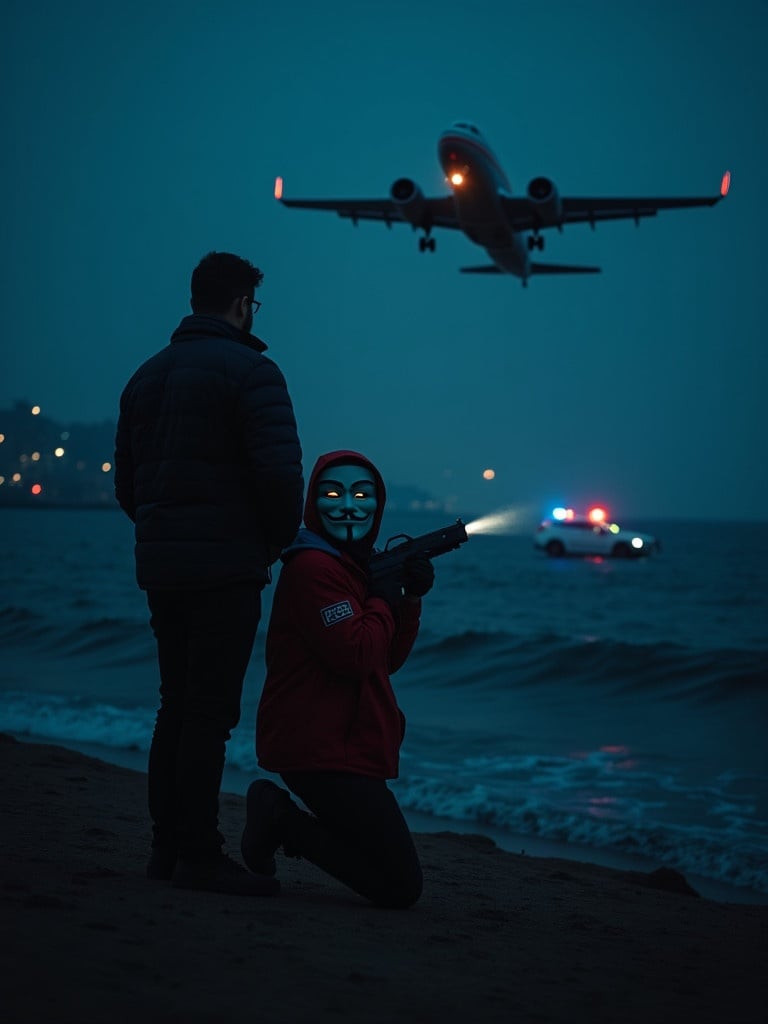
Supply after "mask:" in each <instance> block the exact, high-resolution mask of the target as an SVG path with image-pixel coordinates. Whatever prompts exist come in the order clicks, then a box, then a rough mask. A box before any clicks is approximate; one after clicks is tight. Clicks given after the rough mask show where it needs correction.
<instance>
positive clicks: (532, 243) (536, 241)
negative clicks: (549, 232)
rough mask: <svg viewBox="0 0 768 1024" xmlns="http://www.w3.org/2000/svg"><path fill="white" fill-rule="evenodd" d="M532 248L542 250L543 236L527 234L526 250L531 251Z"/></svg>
mask: <svg viewBox="0 0 768 1024" xmlns="http://www.w3.org/2000/svg"><path fill="white" fill-rule="evenodd" d="M534 249H538V250H539V252H543V250H544V236H543V235H528V252H533V250H534Z"/></svg>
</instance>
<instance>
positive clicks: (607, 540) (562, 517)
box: [533, 508, 661, 558]
mask: <svg viewBox="0 0 768 1024" xmlns="http://www.w3.org/2000/svg"><path fill="white" fill-rule="evenodd" d="M533 546H534V547H535V548H537V549H538V550H540V551H545V552H546V553H547V554H548V555H549V556H550V557H551V558H562V557H563V556H565V555H581V556H589V557H593V558H594V557H603V558H643V557H646V556H648V555H652V554H654V553H655V552H657V551H660V550H661V545H660V544H659V541H658V540H657V539H656V537H651V536H650V535H649V534H647V533H639V532H637V531H636V530H624V529H622V528H621V527H620V526H617V525H616V523H610V522H608V520H607V516H606V512H605V510H604V509H602V508H592V509H590V510H589V512H588V513H587V514H586V515H577V514H576V513H575V512H574V511H573V509H570V508H569V509H566V508H556V509H555V510H554V511H553V513H552V518H551V519H545V520H544V521H543V522H542V523H541V524H540V525H539V527H538V529H537V530H536V533H535V534H534V538H533Z"/></svg>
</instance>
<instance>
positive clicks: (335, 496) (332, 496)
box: [324, 490, 339, 498]
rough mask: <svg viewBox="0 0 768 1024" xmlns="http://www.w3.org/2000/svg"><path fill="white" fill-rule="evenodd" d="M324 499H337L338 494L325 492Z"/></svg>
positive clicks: (333, 491) (331, 491)
mask: <svg viewBox="0 0 768 1024" xmlns="http://www.w3.org/2000/svg"><path fill="white" fill-rule="evenodd" d="M324 497H326V498H338V497H339V492H338V491H335V490H330V491H325V492H324Z"/></svg>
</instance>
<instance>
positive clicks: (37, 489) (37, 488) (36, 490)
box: [29, 484, 43, 494]
mask: <svg viewBox="0 0 768 1024" xmlns="http://www.w3.org/2000/svg"><path fill="white" fill-rule="evenodd" d="M29 489H30V491H32V493H33V494H42V493H43V485H42V484H32V486H31V487H30V488H29Z"/></svg>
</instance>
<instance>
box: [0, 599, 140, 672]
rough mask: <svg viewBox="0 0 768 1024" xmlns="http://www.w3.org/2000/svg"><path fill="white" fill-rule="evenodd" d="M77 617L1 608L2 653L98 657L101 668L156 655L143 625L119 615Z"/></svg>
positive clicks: (80, 610) (0, 636)
mask: <svg viewBox="0 0 768 1024" xmlns="http://www.w3.org/2000/svg"><path fill="white" fill-rule="evenodd" d="M78 612H79V613H80V614H77V615H76V616H70V615H68V614H67V610H66V609H64V610H62V612H61V615H60V617H59V619H57V620H55V621H52V620H51V617H50V614H46V615H43V614H40V613H39V612H35V611H33V610H31V609H29V608H23V607H14V606H7V607H5V608H0V644H2V646H3V649H4V650H9V649H11V648H26V649H28V650H30V649H31V650H35V651H38V652H47V653H52V654H58V655H64V656H66V657H74V658H76V657H81V656H86V657H89V658H93V657H94V656H100V661H99V663H100V664H102V665H104V666H114V665H127V664H135V663H138V662H143V661H147V660H150V659H152V658H154V657H155V656H156V651H155V643H154V639H153V637H152V634H151V632H150V631H149V629H148V628H147V624H146V622H143V621H136V620H134V619H128V618H122V617H119V616H114V617H112V616H105V615H96V616H93V617H90V618H87V617H83V616H82V614H81V613H82V608H81V607H80V606H78Z"/></svg>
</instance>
